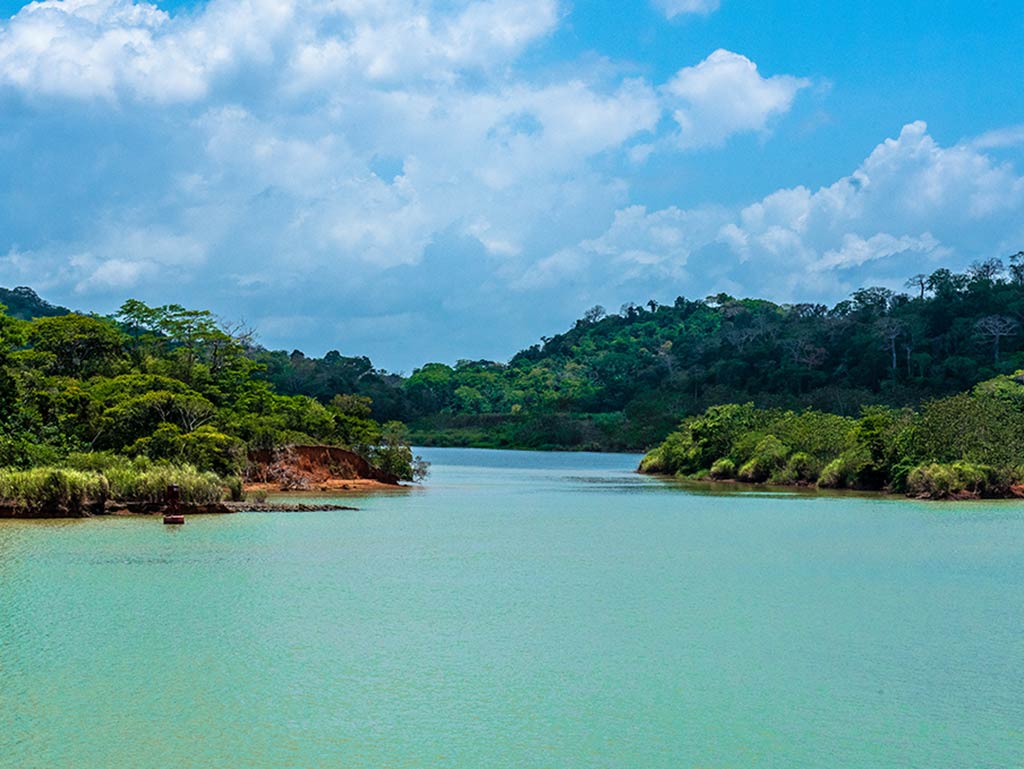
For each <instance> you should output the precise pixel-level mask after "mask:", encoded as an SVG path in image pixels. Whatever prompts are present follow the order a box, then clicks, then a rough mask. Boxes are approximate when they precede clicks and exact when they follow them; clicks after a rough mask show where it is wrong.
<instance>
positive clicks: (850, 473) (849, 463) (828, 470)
mask: <svg viewBox="0 0 1024 769" xmlns="http://www.w3.org/2000/svg"><path fill="white" fill-rule="evenodd" d="M870 463H871V456H870V454H869V453H868V452H867V450H866V449H865V448H864V447H863V446H857V447H855V448H852V449H848V450H846V451H844V452H843V453H842V454H840V455H839V456H838V457H836V458H835V459H833V460H832V461H831V462H829V463H828V464H827V465H825V468H824V469H823V470H822V471H821V474H820V475H819V476H818V485H819V486H821V487H822V488H825V489H844V488H845V489H852V488H856V487H857V485H858V483H859V480H860V476H861V474H862V473H863V471H864V468H865V467H868V466H869V465H870Z"/></svg>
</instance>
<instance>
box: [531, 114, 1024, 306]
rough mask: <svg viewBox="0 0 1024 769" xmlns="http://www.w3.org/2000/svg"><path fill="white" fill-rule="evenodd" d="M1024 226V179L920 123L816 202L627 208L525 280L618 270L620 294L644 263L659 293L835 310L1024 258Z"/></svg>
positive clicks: (794, 198)
mask: <svg viewBox="0 0 1024 769" xmlns="http://www.w3.org/2000/svg"><path fill="white" fill-rule="evenodd" d="M1022 222H1024V176H1021V175H1020V174H1018V173H1017V172H1016V171H1015V170H1014V169H1013V168H1012V167H1011V166H1010V165H1008V164H1006V163H1001V162H999V161H997V160H995V159H994V158H992V157H990V156H988V155H986V154H985V153H984V152H982V151H980V150H979V149H978V148H977V145H975V144H973V143H971V142H966V143H962V144H958V145H954V146H951V147H942V146H940V145H939V144H938V143H937V142H936V141H935V140H934V139H933V138H932V137H931V136H930V135H929V134H928V133H927V127H926V126H925V124H924V123H921V122H917V123H911V124H909V125H907V126H905V127H904V128H903V130H902V131H901V132H900V135H899V136H898V137H897V138H895V139H887V140H886V141H884V142H882V143H881V144H879V145H878V146H877V147H876V148H875V149H874V150H873V151H872V152H871V154H870V155H869V156H868V157H867V158H866V159H865V160H864V162H863V163H861V164H860V166H859V167H858V168H857V169H855V170H854V171H853V173H851V174H850V175H848V176H845V177H843V178H841V179H839V180H838V181H836V182H835V183H833V184H831V185H829V186H827V187H822V188H821V189H819V190H817V191H816V192H812V191H811V190H809V189H807V188H806V187H794V188H787V189H781V190H778V191H776V192H773V193H772V194H770V195H767V196H765V197H764V198H762V199H761V200H759V201H757V202H754V203H751V204H750V205H747V206H744V207H742V208H740V209H738V210H735V211H732V212H729V211H724V210H721V209H697V210H680V209H678V208H675V207H669V208H666V209H662V210H660V211H654V212H648V211H646V210H645V209H643V208H642V207H639V206H630V207H628V208H624V209H621V210H620V211H618V212H617V213H616V215H615V219H614V222H613V224H612V225H611V227H610V228H609V229H608V230H607V231H606V232H605V233H604V234H603V235H601V236H599V237H597V238H592V239H588V240H584V241H582V242H581V243H580V244H579V245H578V246H576V247H573V248H570V249H563V250H562V251H561V252H559V253H558V254H556V255H555V256H554V257H550V258H549V260H542V261H540V262H539V263H538V264H537V265H536V266H535V267H534V269H533V272H531V273H528V274H527V275H526V277H525V278H524V281H525V285H530V286H532V285H535V284H536V285H543V284H545V281H547V282H548V283H550V282H551V281H556V280H559V279H565V277H566V276H568V275H578V274H585V273H587V272H589V271H595V266H594V264H595V262H597V261H598V260H600V261H601V262H603V263H604V264H605V265H612V266H614V268H615V269H614V270H611V271H608V270H601V271H599V274H600V275H601V276H602V280H612V281H617V282H618V283H620V284H625V283H628V282H630V280H632V279H633V278H635V277H636V275H637V274H638V273H637V272H636V271H633V270H630V269H628V268H624V267H625V266H626V265H630V264H635V265H637V266H642V267H643V273H644V274H645V275H646V276H647V283H648V285H649V286H650V287H651V289H654V288H656V287H657V286H658V283H659V282H660V281H663V280H666V279H673V280H676V281H678V282H677V284H676V285H678V286H679V287H680V288H681V287H682V286H683V285H684V284H689V285H693V284H698V285H699V286H700V288H698V291H702V290H703V291H712V290H717V288H718V287H719V286H725V285H728V286H732V287H736V288H737V289H740V290H742V291H743V292H745V293H747V294H751V295H757V296H769V297H773V298H776V299H780V300H808V299H822V300H832V299H835V298H837V296H841V295H842V294H843V293H845V292H846V291H848V290H850V289H851V288H855V287H857V286H859V285H863V284H864V283H866V282H868V283H869V282H873V281H882V282H885V281H887V280H888V281H890V282H893V283H894V285H900V284H901V282H902V279H904V278H905V277H906V276H908V275H910V274H913V273H916V272H921V271H927V270H928V269H929V266H930V265H931V268H932V269H934V268H935V267H938V266H940V265H941V264H943V263H950V264H952V265H954V266H955V264H956V262H957V261H960V262H966V261H969V260H970V259H973V258H977V257H979V256H982V257H989V256H998V255H1000V254H1001V253H1002V252H1007V253H1008V252H1010V251H1011V250H1012V251H1016V250H1019V248H1020V246H1019V243H1021V242H1024V225H1022ZM697 255H699V259H698V261H699V264H698V265H694V264H693V261H694V257H695V256H697ZM684 267H685V272H684ZM684 275H688V276H689V278H688V279H687V280H685V281H683V276H684Z"/></svg>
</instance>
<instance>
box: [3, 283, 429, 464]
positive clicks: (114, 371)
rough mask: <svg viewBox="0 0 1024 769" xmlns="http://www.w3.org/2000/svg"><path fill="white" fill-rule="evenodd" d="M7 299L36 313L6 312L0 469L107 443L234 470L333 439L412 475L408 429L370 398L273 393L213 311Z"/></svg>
mask: <svg viewBox="0 0 1024 769" xmlns="http://www.w3.org/2000/svg"><path fill="white" fill-rule="evenodd" d="M6 296H7V297H8V298H10V297H12V296H13V297H14V298H15V299H20V300H23V301H22V302H21V304H20V305H19V311H20V314H22V315H23V317H24V316H27V317H28V318H29V319H22V318H17V317H14V316H12V315H9V314H7V313H5V312H0V426H2V429H0V465H2V466H4V467H8V468H30V467H38V466H43V465H56V464H67V463H68V461H69V459H70V461H71V462H72V464H76V463H77V464H79V465H80V464H82V463H83V462H85V464H89V461H85V460H83V459H82V456H83V455H84V454H88V453H96V452H108V453H109V454H110V455H116V456H121V457H127V458H139V459H143V460H155V461H162V462H168V463H172V464H177V465H184V464H187V465H189V466H191V467H193V468H196V469H198V470H199V471H210V472H213V473H216V474H217V475H219V476H221V477H237V476H239V475H240V474H241V473H242V471H243V469H244V467H245V463H246V458H247V452H248V451H249V450H250V449H257V448H278V447H281V446H285V445H289V444H296V443H300V444H301V443H327V444H333V445H339V446H344V447H347V448H351V449H353V450H355V451H357V452H358V453H360V454H362V455H363V456H366V457H367V458H368V459H370V461H372V462H373V463H375V464H376V465H378V466H380V467H381V468H382V469H384V470H385V471H386V472H388V473H391V474H394V475H397V476H399V477H401V478H407V479H411V478H412V477H413V475H414V471H415V470H416V468H415V466H414V463H413V459H412V455H411V451H410V450H409V447H408V445H407V443H406V440H405V436H404V427H403V426H402V425H401V424H399V423H397V422H392V423H387V424H384V425H383V426H382V425H381V424H379V423H378V422H377V421H375V420H374V419H373V418H372V417H371V415H370V403H369V400H368V399H367V398H365V397H361V396H353V395H346V394H342V393H337V394H335V395H334V396H333V397H330V398H326V399H325V401H326V402H320V401H318V400H317V399H315V398H312V397H309V396H306V395H282V394H279V393H277V392H276V391H275V390H274V387H273V385H272V384H271V383H270V382H268V381H267V380H266V379H265V378H261V377H260V376H259V374H261V373H262V369H263V364H262V363H260V362H259V361H258V360H257V359H256V358H257V357H258V356H257V355H255V354H254V350H253V348H252V343H251V333H250V332H249V331H248V330H246V329H243V328H238V327H231V326H226V325H224V324H222V323H220V322H218V321H217V319H216V318H214V316H213V315H212V314H211V313H210V312H208V311H205V310H190V309H186V308H184V307H181V306H178V305H167V306H163V307H149V306H147V305H145V304H143V303H142V302H139V301H135V300H129V301H127V302H125V303H124V305H123V306H122V307H121V309H120V311H119V312H118V313H117V314H116V315H115V316H113V317H109V318H106V317H99V316H95V315H81V314H77V313H69V312H67V311H66V310H63V308H54V307H52V306H51V305H48V304H46V303H45V302H42V300H39V298H38V297H37V296H35V294H34V293H33V292H32V291H31V290H29V289H25V288H18V289H14V290H13V291H9V292H7V293H6ZM90 461H91V460H90Z"/></svg>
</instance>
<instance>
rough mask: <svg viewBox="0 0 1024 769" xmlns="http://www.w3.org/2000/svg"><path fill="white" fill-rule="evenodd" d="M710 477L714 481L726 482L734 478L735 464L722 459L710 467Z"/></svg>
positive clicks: (727, 459)
mask: <svg viewBox="0 0 1024 769" xmlns="http://www.w3.org/2000/svg"><path fill="white" fill-rule="evenodd" d="M710 475H711V477H712V478H714V479H715V480H728V479H730V478H735V477H736V463H735V462H733V461H732V460H731V459H729V458H728V457H723V458H722V459H718V460H716V461H715V463H714V464H713V465H711V472H710Z"/></svg>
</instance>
